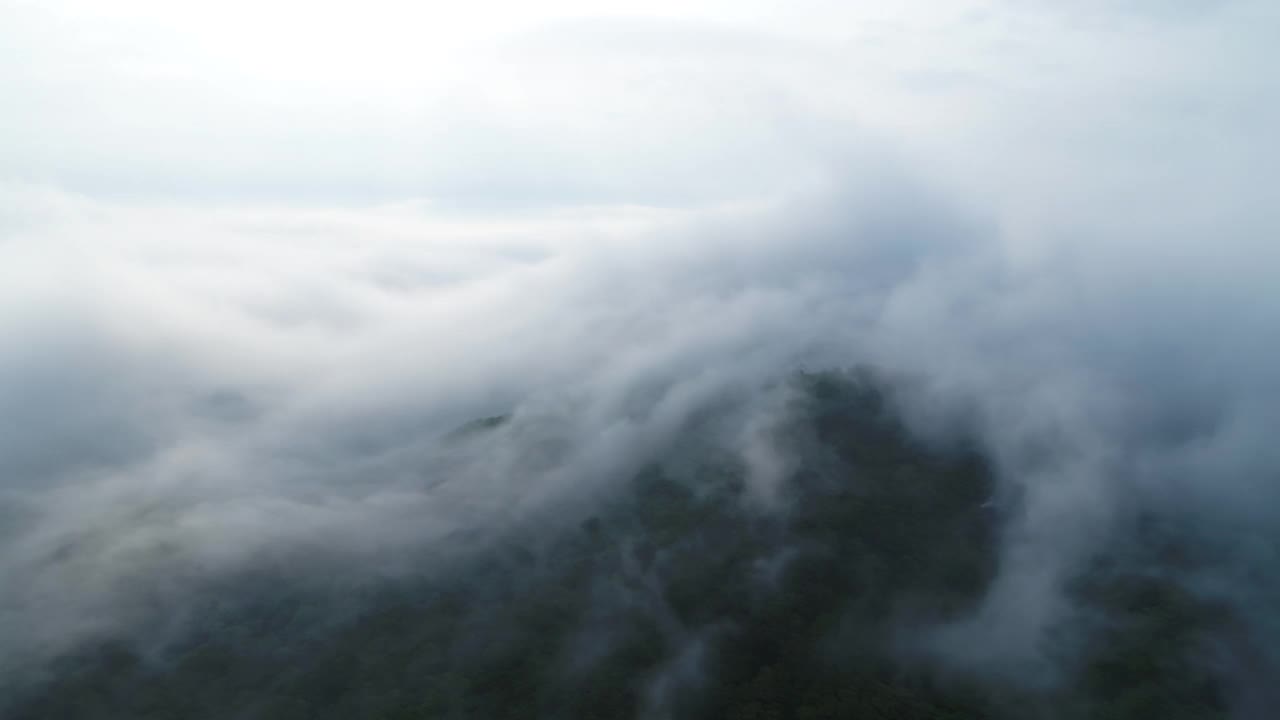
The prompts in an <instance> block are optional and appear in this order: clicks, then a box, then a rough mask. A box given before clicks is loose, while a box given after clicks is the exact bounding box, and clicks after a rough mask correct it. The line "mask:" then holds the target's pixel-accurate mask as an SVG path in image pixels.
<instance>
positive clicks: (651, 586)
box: [8, 374, 1228, 720]
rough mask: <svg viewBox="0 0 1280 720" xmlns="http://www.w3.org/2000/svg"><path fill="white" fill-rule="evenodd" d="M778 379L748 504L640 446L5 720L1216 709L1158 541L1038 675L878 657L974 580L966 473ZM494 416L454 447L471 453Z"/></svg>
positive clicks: (265, 586) (903, 656)
mask: <svg viewBox="0 0 1280 720" xmlns="http://www.w3.org/2000/svg"><path fill="white" fill-rule="evenodd" d="M795 383H796V385H797V389H798V392H797V393H796V398H797V399H796V401H795V402H794V406H793V407H792V408H791V420H790V421H789V422H788V423H786V424H785V425H784V426H783V427H781V428H779V429H778V434H779V442H780V443H781V444H782V445H783V446H784V447H785V448H787V449H788V451H789V452H791V453H792V454H793V455H794V456H795V457H796V458H798V461H797V463H796V465H795V467H794V468H793V471H792V472H791V473H790V475H789V477H788V478H787V480H786V483H785V485H784V486H783V492H782V494H781V496H780V497H779V498H777V499H776V502H775V503H774V505H773V506H769V507H761V506H760V505H759V504H758V503H754V502H752V501H751V499H750V498H749V497H748V490H747V488H746V486H745V483H744V479H743V478H744V470H743V468H742V467H741V466H740V463H738V461H735V460H734V459H733V458H731V457H729V456H727V455H725V454H722V453H717V452H716V451H715V450H714V448H710V447H707V448H703V449H702V450H703V451H704V452H703V454H702V456H701V457H700V458H696V459H695V460H694V461H693V462H680V463H664V462H663V461H662V460H657V461H655V462H654V463H653V464H651V465H650V466H649V467H647V468H646V469H645V470H644V471H642V472H640V473H638V474H637V475H636V476H635V477H633V478H631V479H630V480H629V482H627V483H626V484H625V486H624V487H622V488H621V489H619V490H618V492H616V493H614V494H613V495H611V496H610V497H609V498H608V499H607V500H604V501H601V502H599V503H596V504H594V505H592V506H591V507H590V508H589V509H588V510H585V511H581V514H578V515H574V514H573V513H577V512H579V511H578V509H577V506H575V508H574V509H566V511H565V515H566V516H571V517H572V520H571V521H565V522H563V523H562V524H560V525H555V524H547V525H543V526H540V527H539V529H538V530H537V531H536V532H535V531H534V530H531V529H528V528H526V529H523V530H517V531H513V532H512V533H511V534H509V535H504V536H503V537H502V538H501V539H500V540H498V541H495V542H492V543H486V544H484V545H483V546H482V547H478V548H477V549H476V550H475V551H474V552H472V553H469V554H467V555H466V556H465V559H463V560H461V561H458V562H456V563H453V564H450V565H447V566H444V567H436V568H434V569H433V570H432V571H431V572H430V573H424V574H423V575H421V576H417V577H403V576H401V577H397V578H396V579H394V580H384V581H381V582H376V583H370V582H367V581H366V582H362V583H359V584H351V585H344V584H342V583H340V582H338V583H334V584H333V585H332V586H328V588H327V589H317V586H315V585H314V584H312V585H306V586H303V585H301V584H296V583H291V582H289V581H288V580H287V578H285V577H280V576H276V575H275V574H273V572H272V571H270V570H260V571H258V572H257V573H256V574H253V575H247V576H244V577H239V578H236V579H235V580H234V582H233V583H230V584H229V585H228V587H227V588H225V589H224V591H222V592H221V593H215V594H214V597H211V598H201V599H200V600H199V601H196V600H193V602H199V603H201V604H200V606H199V611H198V612H197V613H196V616H197V619H195V620H194V621H192V623H191V627H190V629H189V630H188V631H187V632H186V634H184V635H183V637H182V638H181V639H180V640H179V641H176V642H170V643H168V644H167V645H166V646H165V647H164V648H163V649H162V650H148V649H144V648H142V647H140V646H139V644H138V643H137V642H129V641H128V640H126V639H125V638H120V639H117V640H114V641H109V642H102V643H98V644H96V645H95V646H94V647H91V648H85V649H83V650H82V651H80V652H78V653H76V654H75V655H74V656H71V657H65V658H63V659H61V660H60V661H59V662H58V664H57V665H56V666H55V667H54V668H53V669H52V671H51V672H50V673H49V677H48V679H47V680H46V681H45V682H44V683H43V684H41V685H40V686H39V687H38V688H36V689H35V690H32V691H29V692H27V693H25V694H24V695H23V696H22V697H20V698H19V699H18V701H17V702H15V703H14V705H13V706H12V707H11V708H10V712H9V714H8V717H11V718H14V720H36V719H40V720H45V719H51V718H58V719H62V718H66V719H68V720H72V719H75V718H94V719H95V720H107V719H111V718H131V719H135V718H136V719H151V718H174V719H175V720H176V719H178V718H184V719H186V718H281V719H283V718H299V719H302V718H306V719H312V718H343V719H349V718H380V719H385V720H412V719H427V718H484V719H486V720H489V719H492V720H499V719H501V718H511V719H513V720H514V719H516V718H521V719H524V718H538V717H544V718H596V719H599V720H610V719H624V718H636V717H673V718H726V719H732V720H783V719H787V720H818V719H820V718H900V719H904V720H905V719H912V718H919V719H921V720H924V719H941V718H956V719H958V718H982V717H1013V718H1026V717H1071V716H1079V717H1104V718H1160V719H1161V720H1165V719H1167V718H1179V717H1185V718H1211V717H1219V716H1222V714H1223V712H1224V708H1225V707H1226V704H1227V700H1228V698H1227V697H1226V696H1225V693H1226V690H1225V688H1224V686H1223V684H1222V682H1221V680H1220V678H1217V677H1216V676H1215V675H1214V673H1213V672H1212V671H1211V669H1210V668H1207V667H1205V666H1204V665H1203V664H1202V663H1197V662H1196V661H1195V658H1196V657H1197V656H1198V655H1197V653H1198V649H1199V648H1200V647H1201V646H1200V643H1202V642H1203V639H1204V638H1207V637H1209V636H1210V634H1211V633H1212V632H1213V631H1214V628H1216V627H1218V626H1220V625H1221V624H1222V623H1223V622H1224V620H1223V618H1222V617H1221V616H1220V614H1219V613H1217V612H1216V611H1214V610H1213V609H1212V608H1209V607H1207V606H1206V604H1205V603H1203V602H1202V601H1198V600H1196V599H1195V598H1193V597H1192V596H1191V595H1189V594H1188V593H1187V592H1185V591H1182V590H1180V589H1179V588H1178V587H1177V586H1176V585H1175V584H1174V583H1172V582H1171V581H1169V580H1167V579H1162V576H1161V575H1160V574H1159V573H1156V572H1151V573H1144V574H1136V573H1135V572H1134V571H1132V570H1129V569H1127V568H1133V567H1147V568H1154V567H1159V566H1160V563H1162V562H1165V560H1162V558H1163V557H1165V556H1169V555H1170V553H1169V552H1164V551H1163V550H1162V551H1161V552H1163V554H1161V552H1155V551H1153V555H1152V556H1151V557H1145V558H1142V562H1141V563H1133V562H1128V561H1127V560H1126V559H1125V558H1098V560H1097V562H1096V564H1095V566H1094V567H1093V568H1092V569H1090V570H1089V571H1088V572H1087V573H1085V574H1084V575H1082V577H1081V578H1080V579H1079V581H1078V583H1077V584H1076V585H1075V586H1074V587H1073V593H1074V594H1075V596H1076V597H1077V598H1078V599H1079V601H1080V602H1081V603H1082V605H1084V606H1087V607H1091V608H1096V609H1097V610H1098V611H1099V613H1100V615H1099V616H1100V617H1102V618H1104V620H1103V621H1100V622H1099V623H1097V624H1096V625H1097V626H1096V627H1091V628H1090V629H1089V631H1088V636H1089V638H1088V642H1076V643H1074V644H1073V646H1078V647H1083V649H1082V650H1080V651H1078V652H1076V653H1075V654H1074V655H1073V656H1072V657H1070V658H1065V659H1064V660H1063V662H1064V667H1065V668H1066V669H1064V679H1063V680H1062V681H1061V682H1058V683H1056V684H1054V685H1053V686H1052V687H1047V688H1046V687H1041V688H1030V687H1025V686H1022V685H1019V684H1018V683H1016V682H1012V681H1009V680H1003V679H997V678H992V677H980V676H978V675H977V674H976V673H975V674H974V675H972V676H965V675H964V674H963V673H957V672H956V671H955V670H954V668H953V669H952V670H951V671H950V672H947V673H943V672H941V669H940V668H939V667H935V666H933V664H931V663H930V662H928V661H926V660H925V659H923V658H922V657H920V656H918V655H916V654H912V653H907V652H904V651H903V650H902V639H903V638H904V637H910V636H911V635H912V633H916V634H919V632H920V631H923V630H927V629H928V628H932V627H937V626H939V625H941V624H943V623H946V622H947V621H948V620H952V619H955V618H958V617H962V616H964V615H965V614H966V613H968V612H970V611H971V610H973V609H974V608H975V606H976V605H977V603H979V602H980V600H981V598H982V596H983V592H984V590H985V589H986V587H987V586H988V584H989V583H990V582H991V580H992V578H993V576H994V574H995V572H996V569H997V567H996V563H997V558H998V553H997V543H998V541H999V537H998V533H999V528H1000V523H999V521H1000V518H999V517H998V516H997V514H996V513H995V511H994V510H992V509H991V507H990V503H988V502H987V500H989V498H990V497H991V496H992V493H993V490H994V487H993V479H992V475H991V472H990V470H989V469H988V468H987V467H986V465H985V464H984V462H983V460H982V458H981V456H980V455H979V454H977V453H976V452H974V451H972V450H970V449H966V448H954V447H953V448H947V449H939V448H935V447H926V446H924V445H922V444H921V443H919V442H917V441H915V440H913V439H912V438H911V437H910V436H909V435H908V434H907V433H906V432H905V431H904V430H903V429H902V428H901V427H900V426H899V424H898V423H897V422H896V421H895V420H894V418H893V416H892V414H891V413H890V412H889V409H888V403H887V402H886V398H885V397H884V395H883V392H882V390H881V389H880V388H879V386H877V384H876V383H874V382H871V381H870V380H868V379H867V378H865V377H863V376H861V375H851V374H850V375H847V374H820V375H802V376H800V377H799V378H797V379H796V380H795ZM506 422H507V420H506V418H503V417H497V418H488V419H485V420H482V421H477V422H476V423H473V424H471V425H470V426H468V427H467V428H465V429H464V430H462V431H459V433H458V434H456V436H455V438H454V440H456V439H457V438H458V437H461V438H463V439H464V440H465V441H467V442H484V441H485V437H486V434H487V433H490V432H495V431H496V429H497V428H500V427H502V426H503V425H504V424H505V423H506ZM1165 545H1167V543H1165ZM1165 545H1161V544H1160V543H1147V544H1142V545H1134V546H1133V547H1144V548H1145V547H1157V546H1158V547H1161V548H1165V550H1167V548H1166V547H1165ZM1134 552H1137V551H1134ZM1082 632H1083V631H1082ZM1075 640H1077V641H1079V640H1080V638H1075ZM908 656H910V657H908Z"/></svg>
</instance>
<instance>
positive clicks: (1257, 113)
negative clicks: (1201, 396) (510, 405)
mask: <svg viewBox="0 0 1280 720" xmlns="http://www.w3.org/2000/svg"><path fill="white" fill-rule="evenodd" d="M2 7H3V10H0V12H3V19H4V22H3V23H2V27H0V53H3V54H2V55H0V58H2V59H3V62H0V93H2V95H3V98H4V100H3V102H4V112H3V117H2V119H0V168H3V170H0V172H2V173H3V176H4V177H5V178H6V179H8V180H10V181H16V182H23V183H37V184H40V185H45V186H53V187H57V188H61V189H64V190H69V191H72V192H79V193H86V194H89V195H94V196H110V197H124V198H130V199H163V200H165V201H180V202H198V203H200V202H209V201H216V202H224V201H237V202H239V201H249V202H259V201H270V202H307V203H315V202H320V203H361V204H368V203H374V202H385V201H396V200H404V199H418V200H421V199H430V200H433V201H435V202H437V203H441V204H448V205H466V206H487V207H491V208H492V207H500V208H506V207H529V206H538V207H543V206H565V205H581V204H609V203H625V204H642V205H662V206H671V205H679V206H688V205H698V204H706V203H713V202H718V201H724V200H726V199H739V198H742V197H753V196H755V197H758V196H761V195H768V194H770V193H775V192H777V191H779V189H781V188H786V187H787V186H790V185H794V184H797V183H803V182H806V181H811V180H812V178H813V176H814V175H815V174H819V175H821V174H823V173H827V172H830V171H831V168H832V166H833V165H835V166H839V165H841V164H842V163H845V162H848V158H847V154H848V153H851V152H856V151H859V150H863V149H865V148H866V147H867V146H871V147H874V148H875V150H876V151H877V152H894V153H901V154H904V155H909V156H911V157H913V158H914V160H915V162H918V163H927V164H928V165H929V166H936V167H929V168H928V171H929V172H930V173H933V172H945V173H946V174H947V176H948V177H949V178H951V179H952V180H953V181H955V182H958V183H962V184H964V185H965V186H972V185H973V184H975V183H979V184H982V185H984V186H985V185H990V186H993V187H992V188H991V189H993V190H995V191H998V192H1002V193H1006V194H1011V193H1015V192H1017V191H1018V189H1020V188H1027V187H1028V186H1030V187H1032V188H1035V190H1036V192H1035V194H1043V193H1044V192H1045V191H1046V190H1047V189H1049V188H1052V190H1051V192H1061V191H1076V192H1084V191H1083V190H1081V189H1080V188H1079V187H1078V185H1080V184H1083V183H1084V182H1085V180H1083V179H1082V178H1081V175H1088V179H1087V182H1088V184H1089V185H1091V186H1094V187H1099V186H1100V187H1099V189H1100V190H1101V191H1102V192H1104V193H1108V194H1109V193H1115V192H1128V193H1129V194H1131V195H1132V194H1139V193H1137V189H1138V186H1139V185H1140V184H1141V183H1145V182H1149V181H1150V180H1151V179H1152V178H1151V176H1152V175H1153V174H1155V175H1158V176H1160V177H1161V178H1163V179H1164V180H1165V182H1166V184H1167V181H1168V178H1169V177H1170V175H1171V174H1172V173H1173V172H1175V171H1177V172H1179V173H1185V174H1188V175H1189V174H1194V175H1195V176H1196V178H1198V179H1193V178H1190V177H1183V180H1182V182H1181V184H1182V185H1183V186H1182V187H1178V188H1176V190H1178V191H1179V192H1182V193H1186V194H1189V195H1196V194H1200V193H1217V192H1222V183H1221V180H1222V179H1223V178H1225V177H1230V176H1233V175H1234V174H1237V173H1239V172H1241V171H1244V170H1246V169H1247V167H1248V166H1250V165H1251V164H1252V165H1253V166H1255V167H1262V166H1263V164H1264V163H1266V162H1274V160H1275V157H1276V155H1275V152H1276V141H1275V140H1274V139H1272V138H1271V136H1272V135H1273V133H1271V132H1270V129H1271V128H1273V127H1275V126H1276V125H1277V119H1278V118H1277V102H1276V97H1277V82H1278V81H1277V73H1275V72H1274V71H1273V70H1272V67H1271V66H1272V65H1273V63H1271V62H1269V54H1270V47H1269V46H1270V43H1271V41H1272V40H1273V39H1274V34H1273V33H1272V32H1271V31H1272V30H1273V29H1274V27H1275V21H1276V13H1277V11H1276V9H1275V8H1274V4H1273V3H1269V2H1265V1H1254V2H1249V1H1244V2H1219V1H1215V0H1180V1H1179V2H1166V3H1158V2H1145V1H1143V0H1116V1H1115V2H1103V1H1102V0H1090V1H1089V2H1079V3H1052V2H1043V1H1037V2H1026V3H1014V2H978V1H972V2H970V1H967V0H963V1H956V2H921V1H918V0H909V1H907V2H895V3H880V2H820V1H815V0H805V1H803V2H789V3H775V2H753V1H743V0H737V1H734V2H706V1H694V2H664V1H662V0H657V1H654V0H648V1H646V2H605V3H599V2H568V1H565V0H553V1H551V2H542V3H519V2H493V1H491V0H482V1H480V2H474V3H466V4H463V5H458V4H451V5H450V6H449V7H447V8H446V4H442V3H416V2H402V1H400V0H369V1H368V2H359V3H348V2H330V1H324V2H301V1H300V0H299V1H294V0H255V1H252V2H250V1H249V0H229V1H228V2H221V3H181V2H177V3H175V2H161V1H159V0H122V1H121V2H111V3H100V2H90V1H88V0H85V1H78V0H51V1H41V2H35V1H30V2H27V1H23V0H5V2H4V4H3V6H2ZM1260 143H1261V144H1260ZM1260 155H1261V156H1263V157H1260ZM1268 155H1269V157H1267V156H1268ZM1100 157H1106V158H1114V159H1119V158H1123V159H1124V160H1125V162H1123V163H1121V162H1115V163H1112V164H1111V166H1110V167H1109V171H1108V172H1107V173H1097V172H1094V168H1093V167H1092V166H1091V164H1090V160H1091V159H1093V158H1100ZM984 189H985V188H984ZM1240 190H1241V188H1233V190H1232V191H1233V192H1239V191H1240ZM1021 202H1040V203H1043V202H1046V201H1045V200H1044V199H1043V198H1040V199H1039V200H1035V199H1023V200H1022V201H1021Z"/></svg>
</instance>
